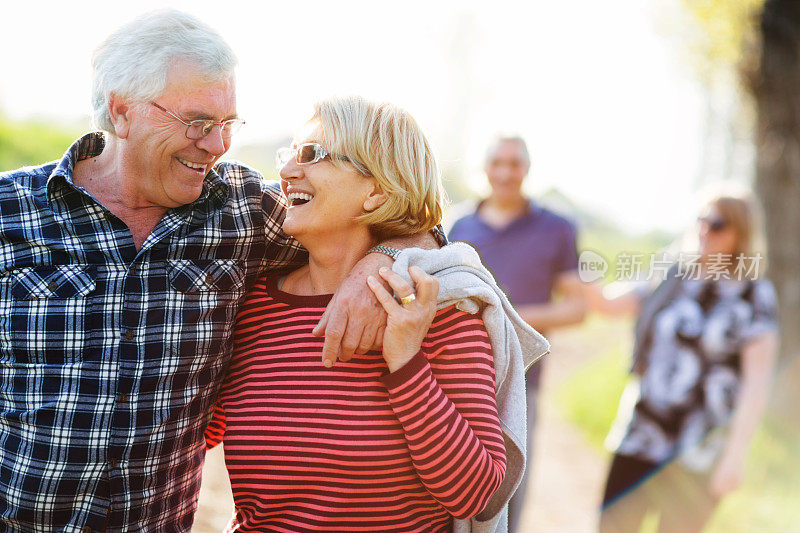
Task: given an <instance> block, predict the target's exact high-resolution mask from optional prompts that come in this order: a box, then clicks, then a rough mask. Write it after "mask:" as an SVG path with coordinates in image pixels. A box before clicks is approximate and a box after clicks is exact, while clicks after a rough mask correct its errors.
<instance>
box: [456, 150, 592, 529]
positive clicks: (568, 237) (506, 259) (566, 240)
mask: <svg viewBox="0 0 800 533" xmlns="http://www.w3.org/2000/svg"><path fill="white" fill-rule="evenodd" d="M529 170H530V157H529V155H528V148H527V146H526V144H525V141H524V140H523V139H522V138H520V137H499V138H498V139H496V140H495V141H494V142H493V143H492V144H491V146H490V147H489V150H488V152H487V156H486V165H485V171H486V176H487V178H488V179H489V184H490V185H491V188H492V192H491V194H490V195H489V197H488V198H486V199H485V200H483V201H481V202H480V203H479V204H478V207H477V209H476V210H475V211H474V212H473V213H471V214H469V215H467V216H465V217H463V218H461V219H459V220H457V221H456V223H455V224H454V225H453V228H452V229H451V231H450V235H449V237H450V238H451V239H457V240H463V241H468V242H470V243H472V244H473V245H474V246H475V247H476V248H477V249H478V251H479V252H480V253H481V256H482V258H483V261H484V263H485V264H486V265H487V266H488V267H489V268H490V269H491V270H492V272H494V274H495V276H496V277H497V280H498V282H499V283H500V285H501V286H502V287H503V288H504V289H505V290H506V292H507V294H508V295H509V298H510V299H511V301H512V303H513V304H514V305H515V307H516V309H517V311H518V312H519V314H520V316H521V317H522V318H523V319H524V320H525V321H526V322H527V323H528V324H530V325H531V326H533V327H534V328H536V330H538V331H539V332H541V333H543V334H544V335H547V333H548V332H549V331H552V330H553V329H554V328H557V327H559V326H565V325H568V324H575V323H578V322H580V321H581V320H583V316H584V314H585V309H586V305H585V302H584V299H583V293H582V287H581V282H580V279H579V278H578V273H577V269H578V259H577V255H576V246H575V228H574V227H573V225H572V224H571V223H570V222H568V221H567V220H565V219H564V218H562V217H560V216H558V215H556V214H555V213H553V212H551V211H550V210H548V209H545V208H544V207H541V206H539V205H537V204H536V203H535V202H533V201H531V200H530V199H528V198H527V197H526V196H525V195H524V194H523V192H522V184H523V182H524V180H525V177H526V176H527V175H528V171H529ZM554 293H555V294H556V295H558V296H559V297H560V298H559V299H558V300H556V301H552V295H553V294H554ZM541 368H542V367H541V363H540V364H536V365H534V366H533V367H532V368H531V370H530V371H529V372H528V374H527V376H526V380H527V384H526V385H527V397H528V462H527V466H526V472H525V476H524V477H523V479H522V482H521V483H520V486H519V488H518V489H517V492H516V493H515V495H514V497H513V498H512V499H511V502H510V503H509V531H512V532H513V531H515V530H518V529H519V517H520V514H521V511H522V506H523V505H524V502H525V498H526V492H527V483H528V479H529V475H528V473H529V471H530V464H531V462H532V453H531V451H532V443H533V428H534V423H535V421H536V393H537V390H538V387H539V378H540V374H541Z"/></svg>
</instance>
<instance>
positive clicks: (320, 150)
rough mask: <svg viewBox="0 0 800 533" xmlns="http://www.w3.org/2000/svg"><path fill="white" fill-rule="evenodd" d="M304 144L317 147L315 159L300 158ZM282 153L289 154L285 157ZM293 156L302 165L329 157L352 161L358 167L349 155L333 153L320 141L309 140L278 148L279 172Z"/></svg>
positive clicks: (276, 161) (276, 160) (347, 161)
mask: <svg viewBox="0 0 800 533" xmlns="http://www.w3.org/2000/svg"><path fill="white" fill-rule="evenodd" d="M304 146H314V147H315V149H314V159H313V160H312V161H302V162H301V161H300V160H299V159H298V156H299V155H300V151H301V148H303V147H304ZM289 153H291V155H288V154H289ZM281 154H287V155H286V156H285V157H284V156H282V155H281ZM292 157H294V160H295V162H296V163H297V164H298V165H300V166H303V165H313V164H314V163H318V162H319V161H322V160H323V159H325V158H326V157H328V158H330V159H336V160H337V161H344V162H346V163H351V164H353V165H354V166H356V167H358V166H357V165H355V164H354V163H353V161H352V160H351V159H350V158H349V157H347V156H345V155H340V154H332V153H330V152H328V150H326V149H325V147H324V146H322V145H321V144H320V143H318V142H307V143H301V144H298V145H297V146H294V147H292V146H284V147H283V148H278V150H277V152H276V153H275V166H276V167H277V169H278V171H279V172H280V170H281V169H282V168H283V167H285V166H286V163H288V162H289V160H291V159H292Z"/></svg>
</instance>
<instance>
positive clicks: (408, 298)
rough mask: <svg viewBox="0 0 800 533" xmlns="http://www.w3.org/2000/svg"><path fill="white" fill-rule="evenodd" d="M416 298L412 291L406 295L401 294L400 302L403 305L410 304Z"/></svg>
mask: <svg viewBox="0 0 800 533" xmlns="http://www.w3.org/2000/svg"><path fill="white" fill-rule="evenodd" d="M416 299H417V295H416V294H414V293H413V292H412V293H411V294H409V295H408V296H403V297H402V298H400V303H401V304H403V305H406V304H410V303H411V302H413V301H414V300H416Z"/></svg>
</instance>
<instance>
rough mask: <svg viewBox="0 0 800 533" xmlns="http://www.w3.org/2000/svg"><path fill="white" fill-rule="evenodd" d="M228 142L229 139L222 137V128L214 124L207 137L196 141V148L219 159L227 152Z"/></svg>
mask: <svg viewBox="0 0 800 533" xmlns="http://www.w3.org/2000/svg"><path fill="white" fill-rule="evenodd" d="M230 142H231V139H230V137H227V138H226V137H224V136H223V135H222V126H221V125H219V124H214V127H213V128H211V131H210V132H208V135H206V136H205V137H203V138H202V139H199V140H198V141H197V146H198V147H199V148H202V149H203V150H205V151H206V152H208V153H210V154H214V155H215V156H217V157H219V156H221V155H222V154H224V153H225V152H227V151H228V147H229V146H230Z"/></svg>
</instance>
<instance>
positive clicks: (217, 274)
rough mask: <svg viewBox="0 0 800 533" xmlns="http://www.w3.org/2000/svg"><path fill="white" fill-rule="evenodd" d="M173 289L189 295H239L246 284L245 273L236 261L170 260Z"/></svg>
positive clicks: (169, 270)
mask: <svg viewBox="0 0 800 533" xmlns="http://www.w3.org/2000/svg"><path fill="white" fill-rule="evenodd" d="M167 265H168V276H169V282H170V285H172V288H173V289H175V290H177V291H180V292H183V293H187V294H201V293H219V292H232V293H237V292H238V290H239V289H240V288H241V286H242V285H243V284H244V271H243V270H242V268H241V267H240V266H239V264H238V261H236V260H235V259H169V260H167Z"/></svg>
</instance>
